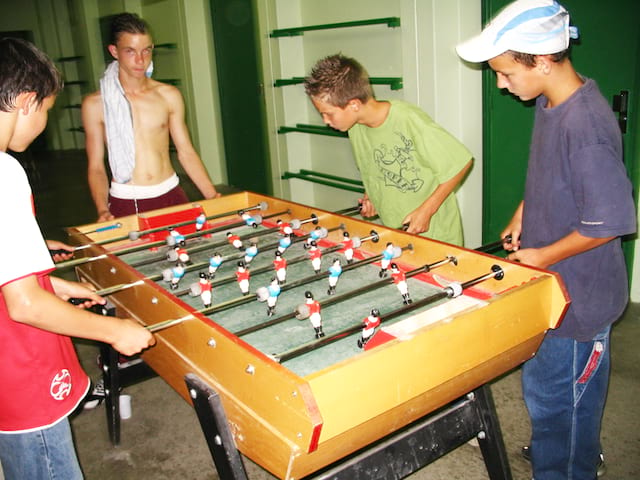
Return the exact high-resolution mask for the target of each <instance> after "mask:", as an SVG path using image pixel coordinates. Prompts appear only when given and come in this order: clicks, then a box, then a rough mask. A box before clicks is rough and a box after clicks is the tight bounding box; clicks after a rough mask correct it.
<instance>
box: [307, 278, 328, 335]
mask: <svg viewBox="0 0 640 480" xmlns="http://www.w3.org/2000/svg"><path fill="white" fill-rule="evenodd" d="M304 296H305V298H306V299H307V300H306V303H305V304H306V305H307V308H308V309H309V321H311V325H312V326H313V329H314V330H315V331H316V338H320V337H324V332H323V331H322V317H321V316H320V303H319V302H318V301H317V300H314V299H313V294H312V293H311V292H310V291H308V290H307V291H306V292H304Z"/></svg>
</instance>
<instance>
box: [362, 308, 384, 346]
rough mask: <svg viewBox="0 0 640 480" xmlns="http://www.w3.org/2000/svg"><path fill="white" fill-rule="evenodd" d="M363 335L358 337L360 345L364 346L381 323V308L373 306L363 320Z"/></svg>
mask: <svg viewBox="0 0 640 480" xmlns="http://www.w3.org/2000/svg"><path fill="white" fill-rule="evenodd" d="M362 323H363V327H362V336H361V337H360V338H359V339H358V347H359V348H363V347H364V346H365V344H366V343H367V342H368V341H369V340H371V337H372V336H373V334H374V333H375V331H376V328H377V327H378V326H379V325H380V310H378V309H377V308H373V309H372V310H371V313H370V314H369V316H368V317H367V318H365V319H364V320H362Z"/></svg>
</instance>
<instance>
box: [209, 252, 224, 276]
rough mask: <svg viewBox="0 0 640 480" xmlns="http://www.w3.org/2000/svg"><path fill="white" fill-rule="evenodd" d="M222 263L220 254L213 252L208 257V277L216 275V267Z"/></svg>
mask: <svg viewBox="0 0 640 480" xmlns="http://www.w3.org/2000/svg"><path fill="white" fill-rule="evenodd" d="M220 265H222V255H220V254H219V253H218V252H213V256H212V257H211V258H209V279H210V280H212V279H213V278H214V277H215V276H216V272H217V271H218V268H220Z"/></svg>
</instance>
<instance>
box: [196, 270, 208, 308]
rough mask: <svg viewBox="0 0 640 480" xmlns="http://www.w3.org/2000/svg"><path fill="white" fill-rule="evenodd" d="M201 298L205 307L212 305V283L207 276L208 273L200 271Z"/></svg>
mask: <svg viewBox="0 0 640 480" xmlns="http://www.w3.org/2000/svg"><path fill="white" fill-rule="evenodd" d="M199 283H200V298H201V299H202V303H203V304H204V307H205V308H209V307H210V306H211V283H210V282H209V279H208V278H207V274H206V273H204V272H200V282H199Z"/></svg>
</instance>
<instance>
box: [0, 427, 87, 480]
mask: <svg viewBox="0 0 640 480" xmlns="http://www.w3.org/2000/svg"><path fill="white" fill-rule="evenodd" d="M0 461H2V469H3V471H4V478H5V480H82V478H83V477H82V471H81V470H80V464H79V463H78V458H77V456H76V450H75V448H74V446H73V438H72V437H71V428H70V427H69V420H68V419H66V418H65V419H63V420H61V421H60V422H58V423H56V424H55V425H54V426H52V427H49V428H46V429H43V430H37V431H35V432H28V433H0Z"/></svg>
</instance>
